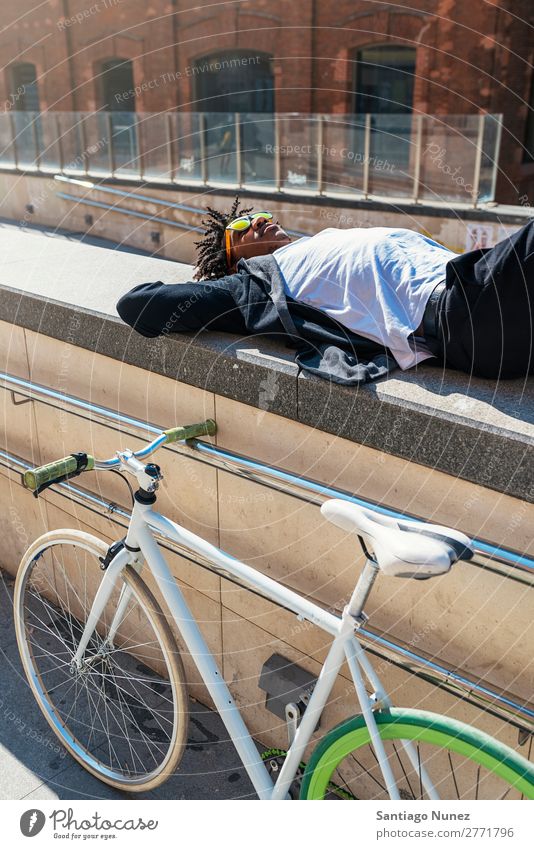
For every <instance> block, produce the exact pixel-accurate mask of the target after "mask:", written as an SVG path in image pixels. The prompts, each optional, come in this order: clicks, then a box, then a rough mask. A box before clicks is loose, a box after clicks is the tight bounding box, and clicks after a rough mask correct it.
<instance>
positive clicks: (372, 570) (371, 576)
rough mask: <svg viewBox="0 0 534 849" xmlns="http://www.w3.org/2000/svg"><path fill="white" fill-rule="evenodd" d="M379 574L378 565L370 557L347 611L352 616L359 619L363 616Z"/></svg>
mask: <svg viewBox="0 0 534 849" xmlns="http://www.w3.org/2000/svg"><path fill="white" fill-rule="evenodd" d="M378 572H379V567H378V563H376V561H374V560H371V559H370V558H369V557H368V558H367V559H366V561H365V566H364V567H363V569H362V573H361V575H360V577H359V578H358V583H357V584H356V586H355V587H354V592H353V593H352V596H351V598H350V601H349V603H348V606H347V611H348V613H350V615H351V616H354V617H356V618H358V617H359V616H360V615H361V613H362V611H363V608H364V605H365V603H366V602H367V599H368V598H369V595H370V593H371V590H372V589H373V584H374V582H375V581H376V576H377V575H378Z"/></svg>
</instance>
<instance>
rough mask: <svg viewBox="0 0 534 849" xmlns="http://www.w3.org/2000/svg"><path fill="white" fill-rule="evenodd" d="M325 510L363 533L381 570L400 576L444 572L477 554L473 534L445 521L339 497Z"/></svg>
mask: <svg viewBox="0 0 534 849" xmlns="http://www.w3.org/2000/svg"><path fill="white" fill-rule="evenodd" d="M321 513H322V514H323V516H324V517H325V519H328V520H329V521H330V522H333V524H334V525H337V526H338V527H339V528H343V530H345V531H350V532H352V533H356V534H358V535H360V536H362V537H363V538H364V540H365V541H367V542H368V544H369V547H370V548H371V549H372V551H373V554H374V557H375V559H376V562H377V563H378V566H379V568H380V569H381V571H382V572H384V574H386V575H394V576H396V577H397V578H418V579H420V580H421V579H424V578H432V577H433V576H434V575H442V574H444V573H445V572H448V571H449V569H450V568H451V566H452V564H453V563H455V562H456V561H457V560H470V559H471V558H472V556H473V554H474V551H473V544H472V542H471V540H470V539H469V537H467V536H466V535H465V534H462V533H461V532H460V531H456V530H453V529H452V528H446V527H443V526H442V525H431V524H428V523H427V522H417V521H415V520H411V519H406V520H404V519H394V518H393V517H391V516H384V515H383V514H382V513H375V512H374V511H373V510H367V509H365V508H364V507H358V506H357V505H356V504H351V503H350V502H349V501H343V500H341V499H339V498H332V499H330V500H329V501H325V503H324V504H323V505H322V507H321Z"/></svg>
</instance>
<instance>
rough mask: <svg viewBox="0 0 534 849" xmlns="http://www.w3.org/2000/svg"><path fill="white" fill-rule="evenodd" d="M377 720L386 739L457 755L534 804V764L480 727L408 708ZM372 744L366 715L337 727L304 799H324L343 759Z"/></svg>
mask: <svg viewBox="0 0 534 849" xmlns="http://www.w3.org/2000/svg"><path fill="white" fill-rule="evenodd" d="M375 720H376V723H377V726H378V729H379V731H380V737H381V738H382V740H420V741H422V742H425V743H431V744H433V745H435V746H438V747H440V748H442V749H449V750H450V751H454V752H457V753H458V754H461V755H464V756H465V757H467V758H469V759H470V760H472V761H474V762H475V763H478V764H480V765H481V766H484V767H486V768H487V769H488V770H489V771H490V772H492V773H494V774H495V775H497V776H499V777H500V778H502V779H503V780H504V781H507V782H508V783H509V784H510V785H512V786H513V787H515V788H516V789H517V790H518V791H519V792H520V793H522V794H523V795H524V796H526V798H527V799H534V765H533V764H531V763H530V762H529V761H527V760H526V759H525V758H523V757H522V756H521V755H519V754H517V752H514V750H513V749H510V748H509V747H508V746H505V745H503V744H502V743H499V742H498V741H497V740H494V739H493V738H492V737H489V736H488V735H487V734H484V733H483V732H482V731H478V729H476V728H471V727H470V726H469V725H464V723H463V722H457V721H456V720H454V719H450V718H448V717H445V716H439V715H438V714H434V713H428V712H427V711H419V710H406V709H403V708H391V709H390V710H388V711H381V712H378V713H375ZM369 742H370V735H369V730H368V728H367V725H366V724H365V720H364V718H363V716H355V717H352V718H351V719H347V720H345V721H344V722H342V723H340V725H337V726H336V727H335V728H333V729H332V730H331V731H330V732H329V733H328V734H327V735H326V736H325V737H324V738H323V740H321V742H320V743H319V745H318V746H317V748H316V749H315V750H314V752H313V754H312V756H311V758H310V762H309V763H308V765H307V767H306V770H305V773H304V776H303V780H302V787H301V793H300V798H301V799H323V798H324V795H325V790H326V788H327V786H328V782H329V781H330V780H331V777H332V773H333V772H334V770H335V769H336V768H337V766H338V765H339V764H340V763H341V761H342V760H343V758H345V757H347V755H349V754H350V753H351V752H353V751H355V750H356V749H359V748H361V747H362V746H366V745H367V744H368V743H369Z"/></svg>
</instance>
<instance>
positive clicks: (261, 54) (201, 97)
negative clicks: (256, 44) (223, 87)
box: [191, 48, 275, 114]
mask: <svg viewBox="0 0 534 849" xmlns="http://www.w3.org/2000/svg"><path fill="white" fill-rule="evenodd" d="M256 57H258V58H260V59H262V60H263V61H264V62H265V63H267V64H268V65H269V77H270V80H271V83H272V85H271V87H270V88H269V89H267V92H268V93H267V94H266V93H265V91H264V93H263V99H264V100H267V101H269V102H268V103H267V105H266V106H265V105H264V106H263V108H261V109H246V110H243V109H239V108H237V109H236V108H227V107H228V106H232V104H231V103H225V102H224V100H223V98H224V97H225V96H226V97H228V100H230V97H231V92H228V94H227V95H224V94H219V93H215V94H214V96H210V97H207V98H206V92H205V91H202V87H203V86H205V85H206V83H207V82H208V81H209V79H210V76H211V74H214V73H221V72H219V71H215V72H213V71H209V70H199V71H195V69H196V68H199V69H201V68H202V66H203V65H208V66H209V65H210V64H214V63H216V62H218V61H219V62H223V61H228V60H232V59H234V60H235V59H242V58H256ZM273 62H274V56H273V54H272V53H268V52H267V51H265V50H251V49H245V48H239V49H235V50H231V49H230V50H215V51H212V52H211V53H208V54H203V55H202V56H198V57H195V58H194V59H193V60H192V62H191V76H192V78H193V85H192V100H193V101H194V107H195V111H197V112H221V113H227V114H228V113H231V112H258V113H260V112H261V113H265V114H274V112H275V75H274V70H273V67H272V66H273ZM245 67H247V66H245ZM252 67H253V66H252ZM245 75H246V72H245ZM247 93H248V92H247ZM237 94H238V96H239V92H238V93H237ZM217 101H219V102H217Z"/></svg>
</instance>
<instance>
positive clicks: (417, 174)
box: [413, 115, 423, 203]
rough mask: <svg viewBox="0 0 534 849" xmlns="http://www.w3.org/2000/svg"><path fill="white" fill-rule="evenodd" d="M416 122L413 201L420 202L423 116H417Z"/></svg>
mask: <svg viewBox="0 0 534 849" xmlns="http://www.w3.org/2000/svg"><path fill="white" fill-rule="evenodd" d="M415 121H416V124H415V163H414V175H413V202H414V203H418V202H419V186H420V183H421V149H422V147H423V116H422V115H417V116H416V119H415Z"/></svg>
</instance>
